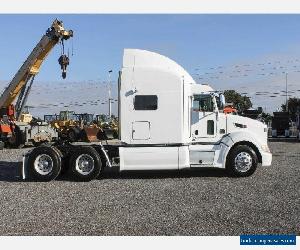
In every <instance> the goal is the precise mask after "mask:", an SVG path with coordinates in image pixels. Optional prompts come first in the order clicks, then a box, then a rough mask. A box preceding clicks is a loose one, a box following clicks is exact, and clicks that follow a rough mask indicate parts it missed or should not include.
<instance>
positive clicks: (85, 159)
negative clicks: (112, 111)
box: [23, 49, 272, 181]
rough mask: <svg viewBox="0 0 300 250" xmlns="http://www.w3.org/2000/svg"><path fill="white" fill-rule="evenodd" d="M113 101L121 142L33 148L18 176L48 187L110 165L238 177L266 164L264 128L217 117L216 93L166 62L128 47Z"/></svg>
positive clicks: (88, 176)
mask: <svg viewBox="0 0 300 250" xmlns="http://www.w3.org/2000/svg"><path fill="white" fill-rule="evenodd" d="M118 95H119V98H118V100H119V109H118V110H119V115H118V117H119V119H120V122H119V131H120V143H119V144H117V145H102V144H100V143H98V144H90V145H74V144H61V145H55V146H51V147H45V146H44V147H37V148H35V149H33V150H32V151H31V152H29V153H28V154H26V155H25V156H24V164H23V178H24V179H26V178H33V179H35V180H40V181H49V180H53V179H55V178H56V177H57V176H58V175H59V174H60V173H61V171H62V169H64V170H65V171H67V172H69V174H71V175H73V176H74V177H75V178H77V179H78V180H82V181H89V180H91V179H94V178H96V177H97V176H99V175H101V170H103V169H104V168H105V167H111V166H112V165H114V164H116V163H118V164H119V169H120V171H127V170H179V169H192V168H203V167H212V168H223V169H227V171H228V172H229V173H231V174H233V175H235V176H239V177H243V176H249V175H251V174H253V173H254V171H255V170H256V168H257V165H258V164H259V163H261V164H262V166H270V165H271V161H272V154H271V153H270V150H269V148H268V144H267V126H266V125H265V124H263V123H261V122H259V121H256V120H252V119H249V118H246V117H241V116H238V115H231V114H227V115H226V114H224V113H223V112H222V111H219V110H223V108H224V107H223V106H222V103H223V104H224V102H225V100H224V98H223V96H222V94H218V93H216V92H215V91H213V89H212V88H211V87H210V86H208V85H201V84H196V82H195V81H194V80H193V78H192V77H191V76H190V75H189V74H188V73H187V72H186V71H185V70H184V69H183V68H182V67H181V66H179V65H178V64H177V63H175V62H174V61H172V60H170V59H169V58H167V57H164V56H162V55H159V54H156V53H153V52H149V51H144V50H137V49H126V50H125V51H124V56H123V66H122V69H121V71H120V73H119V81H118ZM218 98H219V100H218ZM220 100H222V101H220ZM219 103H221V104H219ZM218 104H219V107H218Z"/></svg>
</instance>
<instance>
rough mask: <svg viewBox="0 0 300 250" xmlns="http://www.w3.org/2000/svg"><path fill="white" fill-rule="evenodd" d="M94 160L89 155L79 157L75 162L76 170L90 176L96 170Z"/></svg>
mask: <svg viewBox="0 0 300 250" xmlns="http://www.w3.org/2000/svg"><path fill="white" fill-rule="evenodd" d="M94 166H95V163H94V159H93V157H92V156H90V155H88V154H82V155H79V156H78V157H77V159H76V161H75V169H76V171H77V172H78V173H80V174H82V175H88V174H90V173H92V172H93V170H94Z"/></svg>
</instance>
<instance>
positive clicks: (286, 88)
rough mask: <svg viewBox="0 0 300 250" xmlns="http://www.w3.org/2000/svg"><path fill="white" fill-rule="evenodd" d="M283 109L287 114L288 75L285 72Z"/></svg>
mask: <svg viewBox="0 0 300 250" xmlns="http://www.w3.org/2000/svg"><path fill="white" fill-rule="evenodd" d="M285 109H286V112H288V73H287V72H285Z"/></svg>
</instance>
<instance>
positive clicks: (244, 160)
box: [234, 152, 252, 173]
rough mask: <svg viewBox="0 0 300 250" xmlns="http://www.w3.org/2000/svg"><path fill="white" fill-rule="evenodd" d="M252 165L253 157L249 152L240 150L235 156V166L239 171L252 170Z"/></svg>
mask: <svg viewBox="0 0 300 250" xmlns="http://www.w3.org/2000/svg"><path fill="white" fill-rule="evenodd" d="M251 166H252V157H251V155H250V154H249V153H247V152H240V153H239V154H237V156H236V157H235V158H234V167H235V169H236V170H237V171H239V172H241V173H244V172H247V171H249V170H250V168H251Z"/></svg>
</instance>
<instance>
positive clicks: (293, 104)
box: [281, 97, 300, 121]
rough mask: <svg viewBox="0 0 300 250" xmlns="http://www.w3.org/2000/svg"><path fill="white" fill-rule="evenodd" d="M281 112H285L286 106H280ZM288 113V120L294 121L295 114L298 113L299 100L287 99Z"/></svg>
mask: <svg viewBox="0 0 300 250" xmlns="http://www.w3.org/2000/svg"><path fill="white" fill-rule="evenodd" d="M281 110H282V111H284V112H286V111H287V110H286V104H285V103H284V104H281ZM288 112H289V115H290V118H291V119H292V120H293V121H295V120H296V114H297V112H300V98H295V97H293V98H289V99H288Z"/></svg>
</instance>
